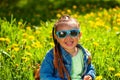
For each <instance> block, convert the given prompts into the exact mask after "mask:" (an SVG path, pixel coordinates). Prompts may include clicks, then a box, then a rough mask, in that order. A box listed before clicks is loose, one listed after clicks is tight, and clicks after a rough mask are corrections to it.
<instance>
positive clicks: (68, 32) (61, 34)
mask: <svg viewBox="0 0 120 80" xmlns="http://www.w3.org/2000/svg"><path fill="white" fill-rule="evenodd" d="M79 32H80V31H79V30H66V31H58V32H56V34H57V36H58V37H59V38H65V37H66V36H67V35H70V36H71V37H76V36H78V34H79Z"/></svg>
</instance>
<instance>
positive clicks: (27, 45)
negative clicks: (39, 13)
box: [0, 6, 120, 80]
mask: <svg viewBox="0 0 120 80" xmlns="http://www.w3.org/2000/svg"><path fill="white" fill-rule="evenodd" d="M83 10H84V9H83ZM67 13H71V10H70V9H68V10H67ZM61 14H62V11H61V13H58V14H57V16H58V17H60V16H61ZM71 16H73V17H75V18H76V19H77V20H78V21H79V22H80V25H81V27H80V28H81V31H82V38H81V40H80V44H82V45H83V46H84V47H85V48H87V49H88V50H89V51H90V52H91V54H92V63H93V64H94V66H95V69H96V80H119V79H120V68H119V66H120V64H119V63H120V57H119V56H120V46H119V45H120V27H119V26H120V7H118V6H116V7H115V8H109V9H105V8H99V10H98V11H96V12H90V13H87V14H84V15H79V14H78V13H71ZM54 22H55V20H50V21H46V22H42V21H41V22H40V25H38V26H33V25H29V24H28V23H26V22H24V21H23V20H19V21H17V20H16V18H14V17H13V16H11V20H10V21H8V20H7V19H0V79H2V80H33V79H34V77H33V71H34V70H35V69H36V68H37V67H38V66H37V65H39V64H41V62H42V60H43V58H44V56H45V54H46V52H47V51H48V50H49V49H50V48H52V47H53V46H54V44H53V41H52V34H51V31H52V27H53V24H54Z"/></svg>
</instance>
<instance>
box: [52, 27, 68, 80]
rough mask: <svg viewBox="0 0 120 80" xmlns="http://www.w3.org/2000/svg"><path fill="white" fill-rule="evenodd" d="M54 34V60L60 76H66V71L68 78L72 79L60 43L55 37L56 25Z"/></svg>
mask: <svg viewBox="0 0 120 80" xmlns="http://www.w3.org/2000/svg"><path fill="white" fill-rule="evenodd" d="M52 35H53V40H54V44H55V48H54V60H53V64H54V67H55V68H56V69H57V70H58V72H59V76H60V78H64V73H65V74H66V75H67V77H68V80H70V76H69V74H68V72H67V70H66V68H65V66H64V63H63V58H62V54H61V53H60V44H59V43H58V42H57V40H56V39H55V38H54V27H53V30H52Z"/></svg>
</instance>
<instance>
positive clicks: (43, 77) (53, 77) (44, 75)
mask: <svg viewBox="0 0 120 80" xmlns="http://www.w3.org/2000/svg"><path fill="white" fill-rule="evenodd" d="M77 47H78V48H80V49H82V51H83V54H84V68H83V74H82V75H81V76H82V78H83V77H84V75H90V76H92V78H93V80H94V79H95V70H94V67H93V65H92V64H91V63H89V64H88V56H89V55H90V53H89V52H88V51H86V50H85V49H84V48H83V47H82V46H81V45H79V44H78V45H77ZM60 50H61V53H62V56H63V62H64V65H65V67H66V69H67V71H68V73H69V74H70V73H71V66H72V56H71V55H70V54H69V53H68V52H66V51H65V50H64V49H63V48H62V47H61V48H60ZM53 59H54V55H53V49H51V50H50V51H48V52H47V54H46V56H45V58H44V60H43V62H42V64H41V69H40V80H67V76H66V75H64V76H65V78H64V79H61V78H60V77H59V73H58V71H57V70H56V69H55V68H54V65H53Z"/></svg>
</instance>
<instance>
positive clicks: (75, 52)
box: [66, 47, 78, 56]
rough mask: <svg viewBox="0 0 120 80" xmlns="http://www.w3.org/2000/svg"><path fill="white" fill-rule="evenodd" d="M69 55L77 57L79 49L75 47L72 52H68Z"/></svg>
mask: <svg viewBox="0 0 120 80" xmlns="http://www.w3.org/2000/svg"><path fill="white" fill-rule="evenodd" d="M66 51H67V52H68V53H69V54H71V55H72V56H75V55H77V53H78V48H77V47H75V49H72V50H66Z"/></svg>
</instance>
